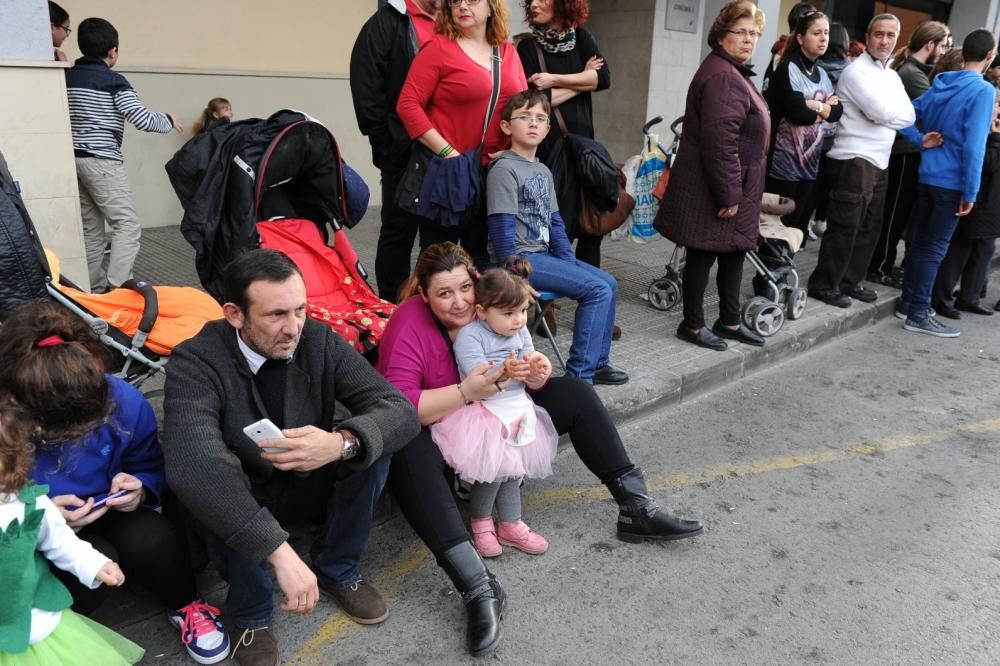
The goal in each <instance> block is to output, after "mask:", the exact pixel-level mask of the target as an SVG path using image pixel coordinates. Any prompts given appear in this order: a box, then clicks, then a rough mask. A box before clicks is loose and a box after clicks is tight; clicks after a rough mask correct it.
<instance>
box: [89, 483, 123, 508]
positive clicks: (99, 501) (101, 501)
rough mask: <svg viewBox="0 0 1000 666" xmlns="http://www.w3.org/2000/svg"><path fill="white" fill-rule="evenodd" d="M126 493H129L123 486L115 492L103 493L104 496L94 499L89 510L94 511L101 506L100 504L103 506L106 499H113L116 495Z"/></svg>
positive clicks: (119, 495)
mask: <svg viewBox="0 0 1000 666" xmlns="http://www.w3.org/2000/svg"><path fill="white" fill-rule="evenodd" d="M128 493H129V491H128V490H125V489H124V488H123V489H122V490H119V491H118V492H116V493H110V494H108V495H105V496H104V497H100V498H98V499H95V500H94V505H93V506H92V507H90V510H91V511H96V510H97V509H99V508H101V507H102V506H104V504H105V503H106V502H107V501H108V500H109V499H115V498H117V497H121V496H122V495H127V494H128Z"/></svg>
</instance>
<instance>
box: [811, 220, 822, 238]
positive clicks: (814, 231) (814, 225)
mask: <svg viewBox="0 0 1000 666" xmlns="http://www.w3.org/2000/svg"><path fill="white" fill-rule="evenodd" d="M825 233H826V220H811V221H810V222H809V237H810V238H813V239H815V238H817V237H819V236H822V235H823V234H825Z"/></svg>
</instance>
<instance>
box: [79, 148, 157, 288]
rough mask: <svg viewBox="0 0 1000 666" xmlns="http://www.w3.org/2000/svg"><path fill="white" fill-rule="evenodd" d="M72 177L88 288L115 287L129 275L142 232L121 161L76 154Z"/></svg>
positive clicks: (137, 251) (129, 276)
mask: <svg viewBox="0 0 1000 666" xmlns="http://www.w3.org/2000/svg"><path fill="white" fill-rule="evenodd" d="M76 180H77V183H78V185H79V187H80V212H81V213H82V215H83V242H84V248H85V249H86V252H87V269H88V271H89V273H90V289H91V291H95V292H100V291H104V290H106V289H108V288H109V287H110V288H114V287H119V286H121V284H122V283H123V282H125V281H126V280H128V279H129V278H131V277H132V265H133V264H134V263H135V257H136V255H137V254H139V238H140V236H141V234H142V229H141V227H140V224H139V214H138V213H137V212H136V210H135V201H134V200H133V198H132V190H131V189H130V188H129V185H128V177H127V176H126V175H125V165H124V164H122V163H121V162H117V161H115V160H105V159H101V158H98V157H77V158H76ZM105 220H106V221H107V223H108V226H110V227H111V256H110V257H109V258H108V263H107V267H106V268H105V265H104V248H105V247H106V246H107V236H106V235H105V231H104V223H105Z"/></svg>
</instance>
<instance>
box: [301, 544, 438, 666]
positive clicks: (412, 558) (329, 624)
mask: <svg viewBox="0 0 1000 666" xmlns="http://www.w3.org/2000/svg"><path fill="white" fill-rule="evenodd" d="M429 555H430V552H429V551H428V550H427V547H426V546H424V544H423V543H422V542H420V541H416V542H414V543H413V544H411V545H410V547H409V548H407V549H406V551H405V552H404V553H403V556H402V559H401V560H400V561H399V562H397V563H396V564H394V565H393V566H391V567H389V568H388V569H384V570H383V571H380V572H379V579H380V580H383V581H385V583H384V584H380V585H379V590H380V591H381V593H382V595H383V598H385V600H386V601H387V602H388V600H389V597H391V596H393V594H394V593H395V592H396V591H397V588H399V583H400V581H403V580H406V577H407V576H409V575H410V574H411V573H413V572H414V571H416V570H417V569H419V568H420V567H421V566H423V565H424V564H427V563H428V562H429V561H430V559H429ZM352 626H356V625H355V623H354V621H353V620H351V619H350V618H349V617H347V616H346V615H344V614H343V613H340V612H335V613H334V614H332V615H331V616H330V618H329V619H327V621H326V622H324V623H323V624H322V625H321V626H320V628H319V629H318V630H317V631H316V634H315V635H314V636H313V637H312V638H311V639H309V642H308V643H306V644H305V645H303V646H302V648H300V649H299V651H298V652H296V653H295V654H294V655H293V656H292V659H291V660H290V661H291V662H293V663H294V662H295V661H299V662H302V663H306V664H318V663H322V662H321V661H320V659H319V657H320V653H321V651H322V650H323V648H324V647H325V646H327V645H329V644H330V643H332V642H334V641H335V640H337V638H339V637H340V635H341V634H342V633H343V632H344V630H345V629H347V628H349V627H352Z"/></svg>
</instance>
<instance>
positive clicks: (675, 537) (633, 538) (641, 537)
mask: <svg viewBox="0 0 1000 666" xmlns="http://www.w3.org/2000/svg"><path fill="white" fill-rule="evenodd" d="M704 531H705V528H704V527H702V528H701V529H697V530H695V531H693V532H684V533H682V534H635V533H634V532H622V531H621V530H618V540H619V541H624V542H625V543H642V542H644V541H646V540H649V541H680V540H681V539H690V538H691V537H694V536H698V535H699V534H702V533H704Z"/></svg>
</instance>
